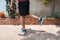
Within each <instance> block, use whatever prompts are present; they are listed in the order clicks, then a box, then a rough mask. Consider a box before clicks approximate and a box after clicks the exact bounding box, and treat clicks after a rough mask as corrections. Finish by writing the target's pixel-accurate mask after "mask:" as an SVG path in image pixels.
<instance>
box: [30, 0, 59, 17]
mask: <svg viewBox="0 0 60 40" xmlns="http://www.w3.org/2000/svg"><path fill="white" fill-rule="evenodd" d="M55 2H56V5H55V11H56V10H60V1H59V0H56V1H55ZM53 4H54V3H53V1H52V2H49V3H48V5H46V6H44V5H43V4H42V0H30V13H31V14H34V15H36V16H39V17H40V16H42V17H43V16H51V15H52V14H51V10H52V6H53Z"/></svg>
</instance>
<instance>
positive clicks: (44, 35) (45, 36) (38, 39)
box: [0, 25, 60, 40]
mask: <svg viewBox="0 0 60 40" xmlns="http://www.w3.org/2000/svg"><path fill="white" fill-rule="evenodd" d="M20 28H21V25H0V40H60V25H26V29H27V33H26V34H25V35H18V34H19V30H20Z"/></svg>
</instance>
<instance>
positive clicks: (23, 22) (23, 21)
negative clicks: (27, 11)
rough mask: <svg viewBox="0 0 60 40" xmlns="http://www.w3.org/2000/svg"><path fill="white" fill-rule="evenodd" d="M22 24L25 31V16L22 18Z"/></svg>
mask: <svg viewBox="0 0 60 40" xmlns="http://www.w3.org/2000/svg"><path fill="white" fill-rule="evenodd" d="M20 23H21V25H22V28H23V29H25V18H24V16H20Z"/></svg>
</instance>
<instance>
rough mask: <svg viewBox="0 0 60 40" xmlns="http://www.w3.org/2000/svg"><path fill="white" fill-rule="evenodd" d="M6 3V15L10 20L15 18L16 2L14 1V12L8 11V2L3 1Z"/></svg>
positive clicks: (8, 0) (7, 0)
mask: <svg viewBox="0 0 60 40" xmlns="http://www.w3.org/2000/svg"><path fill="white" fill-rule="evenodd" d="M5 1H6V11H7V12H8V15H9V16H10V17H11V18H15V13H16V4H15V2H16V1H14V5H13V6H14V10H11V9H10V7H9V6H10V0H5Z"/></svg>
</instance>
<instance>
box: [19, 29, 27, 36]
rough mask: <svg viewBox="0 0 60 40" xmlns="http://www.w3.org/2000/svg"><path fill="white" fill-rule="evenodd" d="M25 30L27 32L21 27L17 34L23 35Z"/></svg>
mask: <svg viewBox="0 0 60 40" xmlns="http://www.w3.org/2000/svg"><path fill="white" fill-rule="evenodd" d="M26 32H27V31H26V29H21V30H20V31H19V34H22V35H24V34H25V33H26Z"/></svg>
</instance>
